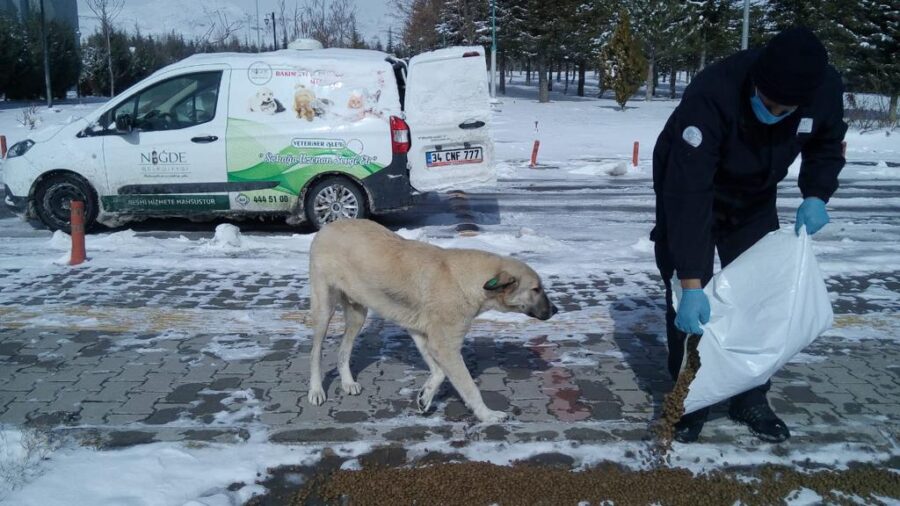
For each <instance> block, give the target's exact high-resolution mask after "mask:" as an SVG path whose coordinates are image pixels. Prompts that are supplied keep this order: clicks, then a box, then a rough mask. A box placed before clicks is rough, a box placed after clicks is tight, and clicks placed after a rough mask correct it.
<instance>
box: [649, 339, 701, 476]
mask: <svg viewBox="0 0 900 506" xmlns="http://www.w3.org/2000/svg"><path fill="white" fill-rule="evenodd" d="M699 343H700V336H694V335H692V336H690V337H688V342H687V351H686V353H687V361H686V363H685V364H684V368H683V369H682V370H681V372H680V373H679V374H678V380H677V381H676V382H675V387H674V388H672V391H671V392H669V393H668V394H666V397H665V400H664V401H663V411H662V416H660V419H659V420H657V422H656V425H655V426H654V427H653V429H652V432H653V435H654V436H656V445H655V446H654V448H653V453H654V457H655V458H656V459H657V463H659V464H661V463H662V462H663V461H664V460H665V458H666V456H667V454H668V452H669V449H671V447H672V438H673V436H674V433H675V424H676V423H678V420H680V419H681V416H682V415H683V414H684V399H685V398H687V394H688V389H689V388H690V386H691V382H692V381H694V377H695V376H696V375H697V370H698V369H700V352H698V351H697V345H698V344H699Z"/></svg>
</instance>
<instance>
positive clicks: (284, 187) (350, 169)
mask: <svg viewBox="0 0 900 506" xmlns="http://www.w3.org/2000/svg"><path fill="white" fill-rule="evenodd" d="M277 155H278V156H301V155H302V156H309V157H316V156H338V157H340V158H344V159H352V158H356V157H357V156H358V155H357V154H356V153H355V152H353V151H352V150H350V149H348V148H342V149H337V150H336V149H325V148H295V147H293V146H288V147H286V148H284V149H282V150H281V151H279V152H278V153H277ZM383 168H384V167H382V166H380V165H378V164H377V163H367V164H354V165H345V164H340V163H319V164H309V165H300V164H294V165H285V164H283V163H279V162H267V161H262V162H259V163H257V164H256V165H254V166H252V167H249V168H246V169H243V170H238V171H233V172H229V173H228V180H229V181H278V186H277V187H276V188H275V190H278V191H283V192H287V193H291V194H293V195H298V194H299V193H300V190H301V189H303V186H304V185H305V184H306V183H307V182H308V181H309V180H310V179H311V178H312V177H314V176H315V175H316V174H319V173H322V172H330V171H339V172H346V173H348V174H351V175H353V176H354V177H356V178H358V179H364V178H366V177H368V176H370V175H372V174H374V173H375V172H378V171H379V170H381V169H383Z"/></svg>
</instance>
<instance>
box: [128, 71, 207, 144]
mask: <svg viewBox="0 0 900 506" xmlns="http://www.w3.org/2000/svg"><path fill="white" fill-rule="evenodd" d="M221 78H222V73H221V72H201V73H197V74H188V75H184V76H179V77H175V78H172V79H168V80H166V81H163V82H161V83H157V84H155V85H153V86H151V87H149V88H147V89H145V90H144V91H142V92H140V94H138V95H137V96H136V97H135V98H136V104H134V105H133V106H134V113H133V114H134V116H133V117H134V126H135V128H139V129H140V130H143V131H159V130H177V129H179V128H187V127H191V126H194V125H199V124H201V123H206V122H208V121H212V119H213V118H215V116H216V103H217V102H218V97H219V82H220V81H221ZM127 103H131V101H130V100H129V101H128V102H127ZM124 105H125V104H123V106H124ZM120 107H122V106H120ZM122 112H126V111H124V110H123V111H122ZM116 114H118V113H116ZM113 118H115V115H113Z"/></svg>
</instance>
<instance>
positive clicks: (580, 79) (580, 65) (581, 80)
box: [578, 61, 585, 97]
mask: <svg viewBox="0 0 900 506" xmlns="http://www.w3.org/2000/svg"><path fill="white" fill-rule="evenodd" d="M584 65H585V63H584V62H583V61H580V62H578V96H579V97H583V96H584V71H585V69H584Z"/></svg>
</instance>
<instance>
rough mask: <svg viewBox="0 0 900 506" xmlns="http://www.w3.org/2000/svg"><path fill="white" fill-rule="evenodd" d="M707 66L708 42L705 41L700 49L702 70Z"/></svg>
mask: <svg viewBox="0 0 900 506" xmlns="http://www.w3.org/2000/svg"><path fill="white" fill-rule="evenodd" d="M705 66H706V41H703V45H702V46H701V47H700V70H703V67H705Z"/></svg>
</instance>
